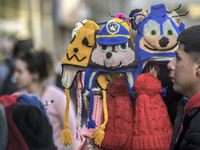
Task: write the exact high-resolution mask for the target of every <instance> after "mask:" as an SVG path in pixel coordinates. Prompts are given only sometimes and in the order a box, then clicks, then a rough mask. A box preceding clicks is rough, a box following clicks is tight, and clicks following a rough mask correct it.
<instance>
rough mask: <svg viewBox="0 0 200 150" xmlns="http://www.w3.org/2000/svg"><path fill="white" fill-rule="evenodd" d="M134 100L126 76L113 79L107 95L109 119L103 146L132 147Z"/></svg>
mask: <svg viewBox="0 0 200 150" xmlns="http://www.w3.org/2000/svg"><path fill="white" fill-rule="evenodd" d="M133 103H134V101H131V98H130V95H129V89H128V86H127V84H126V79H125V77H123V76H121V77H116V78H115V79H114V80H113V81H111V83H110V85H109V90H108V96H107V107H108V116H109V120H108V123H107V125H106V128H105V137H104V139H103V141H102V144H101V147H102V148H106V149H131V148H132V147H131V140H132V139H131V138H132V133H133V116H134V107H133V106H134V104H133Z"/></svg>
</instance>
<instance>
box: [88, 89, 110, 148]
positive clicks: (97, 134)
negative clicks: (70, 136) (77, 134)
mask: <svg viewBox="0 0 200 150" xmlns="http://www.w3.org/2000/svg"><path fill="white" fill-rule="evenodd" d="M102 93H103V111H104V123H103V124H102V125H101V126H100V128H98V129H96V130H94V131H93V133H92V135H91V138H92V139H94V143H95V144H96V145H98V146H99V147H101V142H102V141H103V139H104V136H105V132H104V129H105V127H106V124H107V123H108V110H107V103H106V90H103V91H102Z"/></svg>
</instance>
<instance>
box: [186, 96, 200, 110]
mask: <svg viewBox="0 0 200 150" xmlns="http://www.w3.org/2000/svg"><path fill="white" fill-rule="evenodd" d="M197 107H200V93H197V94H196V95H194V96H193V97H192V98H191V99H189V100H188V102H187V104H186V106H185V108H184V114H187V113H189V112H190V111H191V110H192V109H193V108H197Z"/></svg>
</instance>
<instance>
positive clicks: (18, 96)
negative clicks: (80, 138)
mask: <svg viewBox="0 0 200 150" xmlns="http://www.w3.org/2000/svg"><path fill="white" fill-rule="evenodd" d="M33 47H34V46H33V41H32V39H31V38H29V39H23V40H16V41H15V42H14V44H13V47H12V48H11V49H10V51H9V52H10V53H9V52H8V51H2V50H1V63H0V70H1V73H0V108H1V109H0V110H1V111H4V115H3V113H1V116H0V118H1V117H2V118H4V120H5V119H7V126H6V127H7V128H8V129H7V132H8V133H7V135H8V136H7V137H6V136H5V134H6V133H5V132H4V133H3V132H2V133H0V134H4V136H3V135H1V137H2V139H4V140H3V141H2V139H1V137H0V141H1V142H2V143H1V142H0V145H4V148H6V146H7V149H13V148H14V149H23V148H24V149H26V148H27V149H41V150H44V149H52V150H53V149H58V150H64V149H65V150H66V149H76V146H77V145H78V143H76V141H77V140H74V143H73V144H72V145H71V146H70V147H67V148H66V147H64V146H63V145H62V144H60V135H61V131H62V129H63V120H64V114H65V107H66V95H65V92H64V88H63V87H62V85H61V84H60V83H61V82H60V78H61V75H60V74H59V73H56V72H55V67H54V66H55V61H54V59H53V56H52V54H51V53H50V52H49V51H48V50H46V49H44V48H42V49H34V48H33ZM27 104H28V105H27ZM70 105H71V106H70V112H69V113H70V115H69V124H70V131H71V132H72V133H73V135H75V114H76V113H75V108H74V104H73V103H70ZM44 114H45V115H44ZM0 121H1V122H2V121H3V119H1V120H0ZM5 123H6V122H5ZM10 123H12V126H14V128H15V130H14V129H13V130H10V129H9V126H10V125H9V124H10ZM4 128H5V127H4ZM15 135H16V136H15ZM5 137H6V138H5ZM18 137H21V139H20V140H21V141H17V140H16V139H15V138H18ZM73 138H74V139H75V137H73ZM13 141H15V142H13ZM22 147H23V148H22Z"/></svg>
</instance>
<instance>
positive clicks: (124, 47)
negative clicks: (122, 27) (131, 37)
mask: <svg viewBox="0 0 200 150" xmlns="http://www.w3.org/2000/svg"><path fill="white" fill-rule="evenodd" d="M119 48H120V49H121V50H122V51H125V50H126V49H127V45H126V43H123V44H120V45H119Z"/></svg>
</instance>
